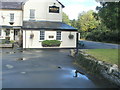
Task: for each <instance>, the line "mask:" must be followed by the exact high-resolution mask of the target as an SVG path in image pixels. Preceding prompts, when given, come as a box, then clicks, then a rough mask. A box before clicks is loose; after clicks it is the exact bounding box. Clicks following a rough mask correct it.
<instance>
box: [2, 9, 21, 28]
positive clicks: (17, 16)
mask: <svg viewBox="0 0 120 90" xmlns="http://www.w3.org/2000/svg"><path fill="white" fill-rule="evenodd" d="M10 13H14V24H13V25H10V24H9V22H10ZM2 17H4V19H3V18H2ZM1 25H3V26H4V25H5V26H22V10H8V9H6V10H5V9H0V26H1Z"/></svg>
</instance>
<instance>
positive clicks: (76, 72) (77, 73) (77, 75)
mask: <svg viewBox="0 0 120 90" xmlns="http://www.w3.org/2000/svg"><path fill="white" fill-rule="evenodd" d="M73 72H74V74H75V75H74V77H79V74H81V75H85V74H84V73H82V72H80V71H78V70H73Z"/></svg>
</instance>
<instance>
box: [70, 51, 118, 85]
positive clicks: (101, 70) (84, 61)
mask: <svg viewBox="0 0 120 90" xmlns="http://www.w3.org/2000/svg"><path fill="white" fill-rule="evenodd" d="M70 53H71V56H72V57H74V58H75V62H77V63H78V64H79V65H81V66H82V67H84V68H85V69H86V70H87V71H90V72H91V73H94V74H99V75H100V76H102V77H104V78H106V79H108V80H109V81H111V82H112V83H114V84H116V85H118V86H120V69H119V68H118V65H116V64H113V65H112V64H108V63H106V62H104V61H99V60H96V59H95V58H94V57H92V56H91V55H89V54H86V53H85V52H84V50H80V51H79V53H78V54H76V50H71V51H70Z"/></svg>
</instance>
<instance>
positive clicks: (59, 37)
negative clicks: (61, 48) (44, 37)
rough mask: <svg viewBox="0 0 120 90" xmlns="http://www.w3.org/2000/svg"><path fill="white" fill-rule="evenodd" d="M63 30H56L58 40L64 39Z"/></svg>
mask: <svg viewBox="0 0 120 90" xmlns="http://www.w3.org/2000/svg"><path fill="white" fill-rule="evenodd" d="M61 36H62V32H61V31H56V40H59V41H61V40H62V37H61Z"/></svg>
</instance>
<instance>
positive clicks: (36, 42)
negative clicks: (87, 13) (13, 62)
mask: <svg viewBox="0 0 120 90" xmlns="http://www.w3.org/2000/svg"><path fill="white" fill-rule="evenodd" d="M31 33H33V34H34V38H33V39H30V34H31ZM76 33H77V32H71V34H72V35H74V38H73V39H69V38H68V36H69V34H70V31H62V32H61V39H62V40H61V45H60V47H55V48H75V47H76ZM49 35H54V38H53V39H52V40H56V31H45V40H51V39H49V38H48V37H49ZM41 42H42V41H40V31H39V30H33V31H30V30H26V31H25V30H23V48H46V47H42V45H41ZM48 48H49V47H48ZM52 48H53V47H52Z"/></svg>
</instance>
